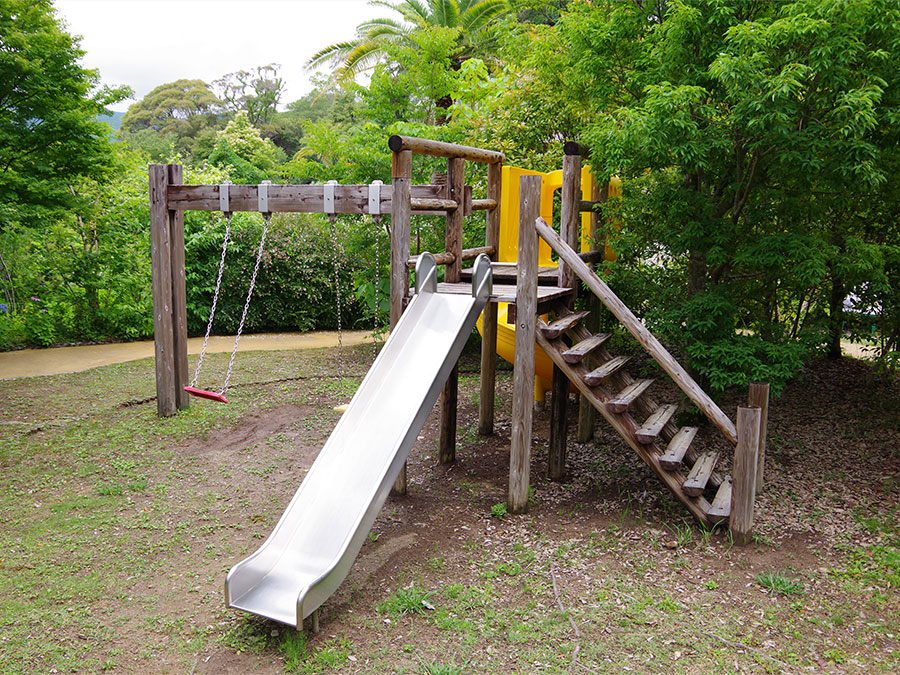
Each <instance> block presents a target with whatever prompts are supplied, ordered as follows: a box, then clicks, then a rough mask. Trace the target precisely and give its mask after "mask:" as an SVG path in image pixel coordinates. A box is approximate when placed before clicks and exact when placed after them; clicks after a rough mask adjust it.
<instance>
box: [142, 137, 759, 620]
mask: <svg viewBox="0 0 900 675" xmlns="http://www.w3.org/2000/svg"><path fill="white" fill-rule="evenodd" d="M389 146H390V149H391V150H392V152H393V161H392V180H391V185H389V186H388V185H384V186H382V185H380V184H377V183H373V184H372V185H325V186H323V185H265V186H253V185H232V186H229V187H228V188H225V189H227V192H228V194H229V203H228V208H229V209H230V210H232V211H239V210H242V211H259V212H261V213H263V214H264V215H265V214H269V213H272V212H319V213H329V214H333V213H357V214H370V215H373V216H374V215H381V214H385V213H390V216H391V313H390V326H391V336H390V338H389V339H388V341H387V342H386V343H385V346H384V349H383V350H382V354H381V355H379V357H378V358H377V359H376V361H375V364H374V365H373V366H372V369H371V370H370V372H369V374H368V375H367V376H366V378H365V380H364V381H363V383H362V385H361V386H360V389H359V390H358V391H357V394H356V395H355V396H354V399H353V401H351V403H350V405H349V407H348V409H347V411H346V413H345V414H344V417H343V418H342V419H341V421H340V422H339V423H338V426H337V427H336V428H335V430H334V432H333V434H332V437H331V438H329V440H328V442H327V443H326V445H325V447H324V448H323V450H322V451H321V453H320V455H319V457H318V458H317V460H316V462H315V464H314V465H313V468H312V469H311V470H310V472H309V475H308V476H307V478H306V480H305V481H304V482H303V484H302V485H301V486H300V488H299V489H298V491H297V493H296V495H295V497H294V499H293V500H292V502H291V504H290V505H289V507H288V509H287V510H286V511H285V513H284V515H283V516H282V519H281V520H280V521H279V523H278V525H277V526H276V528H275V530H274V531H273V533H272V534H271V535H270V537H269V538H268V539H267V540H266V541H265V542H264V543H263V545H262V546H261V547H260V549H259V551H257V553H255V554H253V555H252V556H251V557H250V558H248V559H247V560H245V561H243V562H241V563H240V564H238V565H237V566H235V567H234V568H233V569H232V571H231V572H230V573H229V576H228V580H227V582H226V597H227V601H228V604H229V606H233V607H237V608H240V609H244V610H246V611H250V612H253V613H255V614H260V615H262V616H268V617H270V618H273V619H275V620H278V621H281V622H283V623H288V624H291V625H296V626H298V627H300V626H301V625H302V621H303V619H304V618H306V617H307V616H309V615H310V614H312V613H313V612H314V611H315V609H316V608H317V607H318V606H319V605H320V604H321V603H322V602H323V601H324V600H325V599H326V598H327V597H328V596H329V595H330V593H331V592H333V591H334V589H335V588H337V585H338V584H340V582H341V581H342V580H343V579H344V577H345V576H346V574H347V572H348V570H349V567H350V565H351V564H352V562H353V559H354V558H355V556H356V554H357V552H358V550H359V547H360V546H361V545H362V541H363V540H364V538H365V534H366V533H367V532H368V528H370V527H371V524H372V521H373V520H374V517H375V515H377V512H378V510H379V509H380V508H381V505H382V504H383V502H384V500H385V499H386V497H387V493H388V490H389V486H390V485H391V484H392V483H393V486H394V490H395V491H396V492H398V493H401V494H402V493H405V492H406V471H405V464H404V462H405V459H406V456H407V455H408V453H409V449H410V447H411V445H412V443H413V441H414V439H415V437H416V434H417V433H418V431H419V429H421V426H422V424H423V423H424V419H425V416H427V413H428V411H429V410H430V409H431V407H432V406H433V404H434V402H435V401H436V400H437V395H438V391H439V390H440V401H441V423H440V442H439V459H438V461H439V462H440V463H442V464H447V463H450V462H453V461H454V459H455V450H456V409H457V385H458V378H457V367H456V360H457V358H458V355H459V350H461V347H462V344H463V343H464V342H465V339H466V337H467V335H468V334H469V333H470V332H471V330H472V327H473V326H474V324H475V320H476V318H477V317H478V314H479V313H481V315H482V316H481V319H480V321H481V330H482V335H483V340H482V353H481V390H480V396H479V433H481V434H482V435H490V434H492V433H493V422H494V387H495V376H496V357H497V345H498V330H499V326H500V325H501V324H500V323H499V321H498V308H499V307H500V305H501V303H506V304H507V308H508V309H507V311H506V315H505V323H504V326H505V325H512V326H514V331H509V330H508V329H507V328H504V329H503V330H504V331H506V332H507V334H508V335H512V336H513V337H512V339H513V340H514V354H513V355H512V360H513V366H514V370H513V403H512V432H511V443H510V468H509V492H508V500H507V507H508V510H509V511H510V512H512V513H521V512H523V511H524V510H525V509H526V507H527V502H528V491H529V485H530V466H531V448H532V416H533V408H534V407H533V403H532V401H533V398H534V395H535V393H540V392H536V389H537V387H536V385H535V351H536V350H535V347H536V346H537V347H539V348H540V349H541V350H542V351H543V352H544V353H545V354H546V356H547V357H549V360H550V362H552V372H551V373H550V380H551V381H550V389H551V408H550V413H551V421H550V431H551V435H550V448H549V458H548V467H547V476H548V477H549V478H550V479H553V480H560V479H562V478H564V477H565V472H566V440H567V436H568V429H567V419H568V414H567V408H568V405H569V394H570V389H571V388H572V387H574V388H575V389H576V390H577V392H578V394H579V399H580V410H579V431H578V435H579V440H582V441H584V440H587V439H589V438H590V435H591V434H592V433H593V428H594V413H595V411H596V412H597V413H599V414H600V415H601V416H602V417H604V418H605V419H606V420H607V421H608V422H609V424H610V425H611V426H612V427H613V428H614V429H615V430H616V431H617V432H618V433H619V434H620V435H621V436H622V438H623V440H624V441H625V442H626V443H627V444H628V446H630V447H631V448H632V449H633V450H634V451H635V452H636V453H637V454H638V456H640V457H641V459H642V460H643V461H644V462H645V463H646V464H647V465H648V466H649V467H650V468H651V469H652V470H653V472H654V473H655V474H656V475H657V477H658V478H659V479H660V481H661V482H662V483H663V484H664V485H665V486H666V487H667V488H668V489H669V490H670V491H671V492H672V494H673V495H674V496H675V498H676V499H677V500H678V501H680V502H681V503H682V504H683V505H684V506H685V508H686V509H687V510H688V511H689V512H690V513H691V514H692V515H693V516H694V517H695V518H697V520H699V521H701V522H703V523H706V524H709V525H713V524H716V523H722V522H727V523H728V524H729V527H730V528H731V530H732V532H733V533H734V536H735V540H736V542H737V543H746V542H747V541H749V540H750V536H751V530H752V526H753V506H754V497H755V494H756V492H757V491H758V490H760V489H761V488H762V481H763V475H762V470H763V464H764V454H765V429H766V416H767V406H768V385H767V384H762V383H758V384H753V385H751V390H750V401H749V405H748V406H743V407H740V408H738V414H737V421H736V422H737V423H736V424H735V423H734V422H732V421H731V419H730V418H729V417H728V416H727V415H726V414H725V413H724V412H723V411H722V410H721V409H720V408H719V407H718V406H717V405H716V404H715V402H714V401H712V399H711V398H710V397H709V396H708V395H707V394H706V393H705V392H704V391H703V390H702V388H700V387H699V386H698V385H697V383H696V382H695V381H694V380H693V379H692V378H691V377H690V375H689V374H688V373H687V372H686V371H685V370H684V368H682V366H681V365H680V364H679V363H678V362H677V361H676V360H675V359H674V358H673V357H672V355H671V354H669V352H668V351H667V350H666V349H665V348H664V347H663V346H662V344H660V342H659V341H658V340H657V339H656V338H655V337H654V336H653V335H652V333H650V331H648V330H647V329H646V328H645V327H644V325H643V324H642V323H641V322H640V320H639V319H637V317H635V316H634V314H633V313H632V312H631V311H630V310H629V309H628V307H626V306H625V305H624V304H623V303H622V302H621V300H620V299H619V298H618V297H617V296H616V295H615V294H614V293H613V292H612V290H611V289H610V288H609V287H608V286H607V285H606V284H605V283H604V282H603V280H602V279H601V278H600V277H599V276H597V275H596V274H595V273H594V271H593V270H592V269H591V267H590V263H591V262H597V261H599V260H602V259H603V257H604V251H603V250H599V251H597V250H590V249H591V248H592V246H591V244H594V243H595V242H596V241H597V236H596V233H597V229H598V223H597V218H596V215H592V214H593V213H595V206H596V205H597V204H599V203H600V202H602V201H603V199H604V198H605V194H606V193H607V192H608V191H609V189H610V186H608V185H607V186H598V185H595V184H593V183H590V184H588V181H587V180H586V176H585V174H584V172H583V167H582V157H583V156H584V155H586V154H587V149H586V148H585V147H584V146H582V145H580V144H577V143H567V144H566V146H565V155H564V158H563V168H562V173H561V175H560V177H561V180H560V181H559V189H560V190H561V200H560V206H561V208H560V232H559V233H557V232H556V231H555V230H554V229H553V228H552V227H551V226H549V225H548V224H547V219H545V218H542V217H541V216H542V214H543V215H544V216H547V217H548V218H549V216H550V215H551V214H552V209H551V210H548V209H547V208H546V204H547V203H548V201H549V200H550V197H551V196H552V190H548V189H547V186H548V185H551V184H552V183H551V182H550V180H549V179H547V178H546V176H542V175H539V174H535V173H534V172H523V171H521V170H506V171H504V167H503V162H504V159H505V158H504V156H503V155H502V154H501V153H498V152H492V151H488V150H482V149H478V148H471V147H467V146H460V145H455V144H449V143H441V142H437V141H430V140H424V139H418V138H409V137H403V136H392V137H391V138H390V140H389ZM413 154H423V155H431V156H436V157H443V158H446V159H447V174H446V182H445V183H443V184H435V185H412V178H411V177H412V156H413ZM466 161H475V162H483V163H486V164H487V195H486V198H484V199H473V197H472V190H471V188H470V187H468V186H466V185H465V162H466ZM517 174H518V175H517ZM529 174H530V175H529ZM504 179H506V183H505V184H504ZM516 179H518V180H516ZM583 180H584V183H585V185H584V189H583V182H582V181H583ZM222 192H223V188H222V187H220V186H215V185H182V184H181V167H179V166H177V165H151V167H150V199H151V229H152V254H153V255H152V263H153V292H154V326H155V331H156V334H155V337H156V359H157V360H156V363H157V369H156V378H157V406H158V412H159V414H160V415H171V414H174V413H175V412H176V411H177V410H178V409H182V408H185V407H187V405H188V404H189V398H188V394H187V392H185V391H184V387H185V386H188V372H187V370H188V368H187V351H186V338H187V334H186V325H185V289H184V234H183V211H184V210H188V209H195V210H211V211H215V210H222V208H221V203H220V198H221V195H222ZM586 194H589V195H590V198H589V199H583V197H584V196H585V195H586ZM514 195H515V196H514ZM504 197H505V198H506V199H505V203H504ZM516 201H517V202H518V204H517V206H518V209H517V211H518V217H517V218H514V219H511V220H512V222H517V223H518V228H517V233H516V234H517V238H516V241H515V242H514V243H511V242H510V237H509V234H510V233H509V232H504V234H505V235H506V236H505V238H503V239H501V209H502V208H504V206H505V207H506V208H507V209H508V208H510V203H511V202H512V203H515V202H516ZM476 210H483V211H485V212H486V219H485V240H484V246H480V247H475V248H469V249H464V248H462V230H463V219H464V218H465V217H466V216H467V215H470V214H471V213H472V212H473V211H476ZM413 214H424V215H437V216H442V217H444V218H445V219H446V229H445V235H446V236H445V251H443V252H439V253H435V254H434V255H431V254H422V255H420V256H410V223H411V215H413ZM582 214H587V218H583V216H582ZM507 217H508V218H509V216H507ZM579 225H581V226H582V227H581V228H579ZM585 227H587V233H586V235H585V233H584V232H583V229H584V228H585ZM541 241H543V242H544V243H545V244H546V246H547V248H546V249H545V253H544V257H543V258H541V257H540V256H541V253H540V250H541V248H542V247H543V245H544V244H542V243H541ZM579 241H586V242H587V243H588V244H589V245H588V246H587V247H586V248H587V249H588V250H586V251H583V252H581V253H578V252H577V251H576V249H577V248H579V246H578V243H579ZM550 250H552V251H553V252H555V253H556V255H557V256H558V259H559V264H558V266H557V267H553V266H551V265H549V264H544V265H541V264H540V262H539V261H540V260H543V262H545V263H547V262H548V261H549V260H550V257H549V251H550ZM501 256H502V257H501ZM510 258H512V260H510ZM473 259H475V260H476V263H475V265H474V266H473V267H472V268H471V269H464V268H463V267H462V263H463V262H465V261H467V260H473ZM513 262H515V264H511V263H513ZM437 265H443V266H444V281H443V282H441V283H437V282H436V266H437ZM411 267H416V268H417V270H418V272H419V274H418V278H417V283H416V290H417V291H418V292H417V293H416V294H414V295H413V296H412V299H410V297H411V296H410V286H409V271H410V268H411ZM576 279H578V280H580V282H581V283H582V284H584V286H585V287H586V288H587V289H588V291H589V292H590V295H589V296H588V305H589V307H590V309H589V310H587V311H578V312H576V311H573V307H574V299H575V295H576V293H577V292H578V287H579V284H578V282H576ZM601 308H605V309H606V311H609V312H610V313H611V314H612V315H613V316H614V317H615V318H616V319H617V320H618V321H619V322H620V323H621V324H622V325H623V326H624V327H625V328H626V329H627V330H628V331H629V332H630V333H631V334H632V335H633V336H634V337H635V339H636V340H637V342H638V343H639V344H640V345H641V346H642V347H643V348H644V350H645V351H646V352H647V353H648V354H649V355H650V357H652V358H653V359H654V360H655V361H656V362H657V363H658V364H659V366H660V368H661V369H662V370H663V371H664V372H665V373H666V374H668V375H669V376H670V377H671V378H672V380H673V381H674V382H675V384H677V385H678V387H679V388H680V389H681V391H682V392H683V394H684V395H685V397H686V398H688V399H689V400H690V401H691V402H692V403H693V405H694V406H696V408H697V409H698V410H699V411H700V412H702V413H703V414H704V415H705V416H706V417H707V418H708V419H709V421H710V422H711V424H712V425H713V427H715V428H716V429H717V430H718V431H719V432H720V433H721V434H722V435H723V437H724V438H725V439H726V440H727V441H728V443H729V444H730V445H731V446H733V447H734V462H733V470H732V475H731V476H726V475H721V474H720V473H719V472H717V471H716V467H717V464H718V461H719V454H718V453H717V452H715V451H703V450H702V449H698V448H696V447H694V446H695V445H696V444H695V443H694V441H695V440H696V439H697V437H698V429H697V428H696V427H681V428H679V427H678V426H676V424H675V422H674V421H673V420H674V416H675V413H676V412H677V410H678V407H679V406H678V404H677V403H667V404H658V403H656V402H655V401H653V400H651V399H650V398H649V396H648V390H649V389H650V387H651V385H652V380H649V379H637V380H636V379H633V378H632V377H631V376H630V375H629V374H628V373H627V372H626V370H625V368H624V366H625V365H626V364H627V363H628V361H629V359H628V358H627V357H625V356H613V355H612V354H610V353H609V352H608V351H607V349H606V343H607V340H608V338H609V337H610V336H609V335H606V334H598V333H596V330H595V329H591V326H596V316H597V314H598V312H599V311H601ZM542 316H548V317H551V318H548V319H547V320H545V319H543V318H542ZM401 317H402V319H401ZM413 385H415V386H413ZM354 453H357V454H354ZM358 453H362V454H361V455H358ZM357 455H358V456H357ZM347 457H350V458H352V457H356V459H355V460H349V459H347ZM363 458H365V459H363ZM337 482H340V484H341V485H345V486H351V487H349V488H348V489H346V490H344V489H342V490H340V491H336V490H334V485H335V484H336V483H337ZM350 492H353V493H354V496H353V497H352V498H351V497H348V496H347V495H348V494H349V493H350ZM360 533H362V534H360Z"/></svg>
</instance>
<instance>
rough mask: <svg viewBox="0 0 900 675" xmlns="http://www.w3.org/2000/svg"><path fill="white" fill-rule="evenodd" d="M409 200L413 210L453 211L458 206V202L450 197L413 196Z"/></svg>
mask: <svg viewBox="0 0 900 675" xmlns="http://www.w3.org/2000/svg"><path fill="white" fill-rule="evenodd" d="M409 201H410V206H411V207H412V209H413V211H455V210H456V209H458V208H459V204H457V203H456V202H455V201H454V200H452V199H421V198H417V197H413V198H412V199H410V200H409Z"/></svg>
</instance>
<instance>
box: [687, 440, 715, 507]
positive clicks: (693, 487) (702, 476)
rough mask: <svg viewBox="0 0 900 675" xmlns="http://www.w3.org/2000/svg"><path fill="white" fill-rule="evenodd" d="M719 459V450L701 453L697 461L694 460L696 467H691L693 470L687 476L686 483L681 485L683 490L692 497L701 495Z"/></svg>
mask: <svg viewBox="0 0 900 675" xmlns="http://www.w3.org/2000/svg"><path fill="white" fill-rule="evenodd" d="M718 461H719V453H718V452H712V451H710V452H704V453H703V454H702V455H700V456H699V457H698V458H697V461H696V462H694V468H693V469H691V472H690V473H689V474H688V476H687V478H685V480H684V485H682V486H681V491H682V492H684V494H686V495H689V496H691V497H699V496H700V495H702V494H703V491H704V490H705V489H706V484H707V483H708V482H709V477H710V476H711V475H712V472H713V469H715V468H716V463H717V462H718Z"/></svg>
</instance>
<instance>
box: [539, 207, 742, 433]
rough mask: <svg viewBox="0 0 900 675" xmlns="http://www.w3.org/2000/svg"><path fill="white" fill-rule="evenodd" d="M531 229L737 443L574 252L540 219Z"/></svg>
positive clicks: (727, 423)
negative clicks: (535, 229)
mask: <svg viewBox="0 0 900 675" xmlns="http://www.w3.org/2000/svg"><path fill="white" fill-rule="evenodd" d="M535 227H536V228H537V230H538V233H539V234H540V235H541V237H543V239H544V241H546V242H547V243H548V244H550V247H551V248H552V249H553V250H554V251H556V252H557V254H559V257H560V259H561V260H564V261H565V262H566V264H568V265H571V266H572V270H573V271H574V272H575V274H576V275H577V276H578V277H579V278H580V279H581V280H582V281H583V282H584V283H585V285H586V286H587V287H588V288H589V289H590V290H591V291H592V292H593V293H594V294H595V295H596V296H597V297H598V298H600V300H601V301H602V302H603V304H604V305H605V306H606V308H607V309H609V311H610V312H612V313H613V315H614V316H615V317H616V318H617V319H618V320H619V321H620V322H621V323H622V325H624V326H625V327H626V328H627V329H628V331H629V332H630V333H631V334H632V335H633V336H634V337H635V339H636V340H637V341H638V342H639V343H640V344H641V346H642V347H643V348H644V349H645V350H646V351H647V353H649V354H650V356H652V357H653V358H654V359H655V360H656V362H657V363H659V365H660V366H662V369H663V370H664V371H666V373H667V374H668V375H669V377H671V378H672V380H674V382H675V384H677V385H678V387H679V388H680V389H681V390H682V391H683V392H684V393H685V394H686V395H687V397H688V398H689V399H691V400H692V401H693V402H694V404H695V405H696V406H697V407H698V408H699V409H700V410H701V411H702V412H703V414H704V415H706V417H707V418H708V419H709V420H710V421H711V422H712V423H713V424H715V425H716V427H718V428H719V430H720V431H721V432H722V433H723V434H724V435H725V438H727V439H728V440H729V441H731V443H737V431H736V430H735V427H734V424H733V423H732V421H731V420H730V419H729V418H728V416H727V415H726V414H725V413H724V412H722V410H721V409H720V408H719V406H717V405H716V403H715V401H713V400H712V399H711V398H710V397H709V396H708V395H707V393H706V392H705V391H703V389H701V388H700V386H699V385H698V384H697V383H696V382H694V379H693V378H692V377H691V376H690V375H689V374H688V372H687V371H686V370H685V369H684V368H683V367H682V366H681V364H680V363H678V361H676V360H675V359H674V358H673V357H672V355H671V354H670V353H669V352H668V350H667V349H666V348H665V347H663V346H662V344H661V343H660V341H659V340H657V339H656V336H655V335H653V333H651V332H650V331H649V330H647V328H645V327H644V324H643V323H641V321H640V319H638V318H637V317H636V316H635V315H634V313H632V311H631V310H630V309H628V307H627V306H626V305H625V303H623V302H622V301H621V300H620V299H619V297H618V296H617V295H616V294H615V293H613V292H612V290H611V289H610V288H609V286H607V285H606V284H605V283H604V282H603V280H602V279H600V277H598V276H597V275H596V274H594V272H593V271H592V270H591V269H590V268H589V267H588V266H587V264H586V263H585V262H584V261H583V260H581V259H580V258H579V257H578V255H577V254H576V253H575V251H573V250H572V248H571V247H569V246H568V245H566V243H565V242H564V241H563V240H562V239H561V238H560V236H559V235H558V234H557V233H556V232H555V231H554V230H553V228H552V227H550V226H549V225H547V223H546V222H545V221H544V219H543V218H537V219H536V221H535Z"/></svg>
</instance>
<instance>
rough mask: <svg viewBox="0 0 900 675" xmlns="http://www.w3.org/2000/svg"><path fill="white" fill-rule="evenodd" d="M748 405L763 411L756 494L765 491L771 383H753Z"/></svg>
mask: <svg viewBox="0 0 900 675" xmlns="http://www.w3.org/2000/svg"><path fill="white" fill-rule="evenodd" d="M747 404H748V405H751V406H756V407H758V408H759V409H760V410H761V411H762V419H761V420H760V423H759V455H758V457H757V460H756V494H759V493H760V492H762V491H763V480H764V478H765V471H766V435H767V433H768V427H769V383H768V382H751V383H750V395H749V397H748V400H747Z"/></svg>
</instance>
